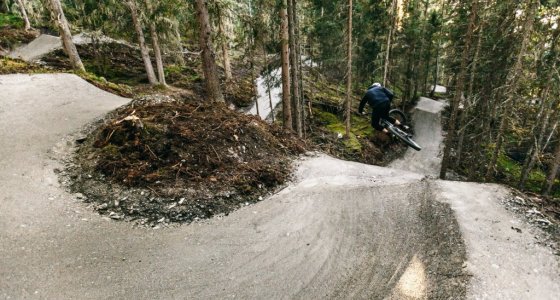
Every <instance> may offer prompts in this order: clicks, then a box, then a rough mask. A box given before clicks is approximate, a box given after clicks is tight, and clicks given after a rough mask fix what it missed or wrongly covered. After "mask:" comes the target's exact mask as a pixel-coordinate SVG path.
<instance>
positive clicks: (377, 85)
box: [369, 82, 381, 89]
mask: <svg viewBox="0 0 560 300" xmlns="http://www.w3.org/2000/svg"><path fill="white" fill-rule="evenodd" d="M377 87H381V83H379V82H375V83H373V84H372V85H371V86H370V87H369V88H370V89H372V88H377Z"/></svg>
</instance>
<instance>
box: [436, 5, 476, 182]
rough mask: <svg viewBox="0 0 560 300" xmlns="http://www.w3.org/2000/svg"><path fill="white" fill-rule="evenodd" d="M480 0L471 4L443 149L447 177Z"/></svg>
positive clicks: (440, 175) (443, 170)
mask: <svg viewBox="0 0 560 300" xmlns="http://www.w3.org/2000/svg"><path fill="white" fill-rule="evenodd" d="M477 2H478V0H472V1H471V4H472V7H471V16H470V19H469V25H468V28H467V35H466V37H465V39H466V40H465V47H464V48H463V54H462V57H461V67H460V69H459V75H458V76H457V88H456V90H455V95H454V96H453V103H452V108H451V118H450V120H449V128H448V130H447V137H446V139H445V149H444V151H443V159H442V162H441V170H440V173H439V177H440V178H441V179H445V176H446V174H447V168H448V167H449V164H450V161H451V157H450V156H451V148H452V147H453V142H454V139H455V134H456V132H455V123H456V122H457V115H458V111H459V102H461V97H462V96H463V91H464V90H465V80H466V76H467V64H468V61H469V53H470V47H471V41H472V33H473V30H474V25H475V21H476V14H477V12H478V11H477V4H478V3H477Z"/></svg>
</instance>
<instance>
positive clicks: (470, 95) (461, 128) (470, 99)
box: [455, 3, 486, 166]
mask: <svg viewBox="0 0 560 300" xmlns="http://www.w3.org/2000/svg"><path fill="white" fill-rule="evenodd" d="M485 10H486V3H484V4H483V7H482V10H481V11H482V14H483V16H482V19H481V21H480V26H479V29H478V40H477V42H476V49H475V51H474V57H473V59H472V63H471V76H470V80H469V88H468V92H467V98H466V99H465V100H466V101H465V106H464V108H463V113H462V114H461V120H460V121H459V124H460V125H459V142H458V144H457V159H456V160H455V166H459V164H460V163H461V157H462V155H463V142H464V140H465V132H466V131H467V128H466V127H467V125H466V124H465V122H466V120H467V116H468V114H469V111H470V106H472V105H473V104H474V102H475V96H474V84H475V78H476V72H477V67H478V57H479V56H480V48H481V47H482V36H483V34H484V23H485V16H486V13H485Z"/></svg>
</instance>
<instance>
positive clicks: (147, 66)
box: [126, 0, 158, 85]
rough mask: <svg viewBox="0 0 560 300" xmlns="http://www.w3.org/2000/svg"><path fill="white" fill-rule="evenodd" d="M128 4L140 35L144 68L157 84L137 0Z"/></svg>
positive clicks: (139, 40)
mask: <svg viewBox="0 0 560 300" xmlns="http://www.w3.org/2000/svg"><path fill="white" fill-rule="evenodd" d="M126 5H127V6H128V8H129V9H130V16H131V17H132V23H133V24H134V30H135V31H136V35H137V36H138V46H139V47H140V53H141V54H142V60H143V61H144V68H145V69H146V75H148V81H149V82H150V84H152V85H154V84H157V83H158V81H157V79H156V74H155V73H154V67H153V66H152V60H151V58H150V50H149V49H148V46H146V40H145V38H144V30H142V21H141V20H140V17H139V16H138V8H137V6H136V0H128V1H127V2H126Z"/></svg>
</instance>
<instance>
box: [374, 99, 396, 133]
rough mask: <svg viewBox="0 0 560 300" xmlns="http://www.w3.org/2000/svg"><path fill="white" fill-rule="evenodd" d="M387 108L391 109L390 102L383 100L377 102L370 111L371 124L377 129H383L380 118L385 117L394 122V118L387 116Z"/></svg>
mask: <svg viewBox="0 0 560 300" xmlns="http://www.w3.org/2000/svg"><path fill="white" fill-rule="evenodd" d="M389 110H391V102H389V101H385V102H381V103H379V104H377V105H376V106H375V107H374V108H373V111H372V112H371V126H372V127H373V128H375V129H377V130H379V131H381V130H383V126H381V119H385V120H387V121H389V122H391V123H393V124H394V123H395V122H396V120H395V119H394V118H391V117H389Z"/></svg>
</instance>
